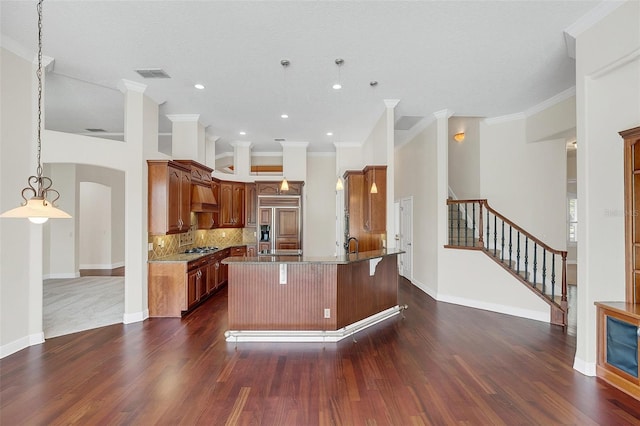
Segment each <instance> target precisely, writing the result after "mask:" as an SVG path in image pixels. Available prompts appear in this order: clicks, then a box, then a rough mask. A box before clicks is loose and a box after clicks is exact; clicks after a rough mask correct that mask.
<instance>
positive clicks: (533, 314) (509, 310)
mask: <svg viewBox="0 0 640 426" xmlns="http://www.w3.org/2000/svg"><path fill="white" fill-rule="evenodd" d="M436 300H438V301H439V302H446V303H452V304H454V305H461V306H466V307H468V308H475V309H482V310H484V311H490V312H497V313H499V314H506V315H512V316H514V317H519V318H526V319H531V320H535V321H540V322H546V323H549V322H550V314H549V312H539V311H532V310H530V309H522V308H514V307H513V306H507V305H500V304H497V303H488V302H482V301H479V300H475V299H466V298H464V297H458V296H451V295H448V294H438V297H437V299H436Z"/></svg>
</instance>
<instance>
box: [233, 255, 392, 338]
mask: <svg viewBox="0 0 640 426" xmlns="http://www.w3.org/2000/svg"><path fill="white" fill-rule="evenodd" d="M401 253H403V252H402V251H399V250H395V249H383V250H373V251H367V252H362V253H350V254H345V255H342V256H335V257H306V256H302V255H291V254H283V255H277V254H276V255H273V256H258V257H229V258H227V259H225V260H223V263H225V264H228V265H229V282H228V288H229V290H228V295H229V330H228V331H227V332H226V333H225V336H226V339H227V341H231V342H240V341H290V342H291V341H305V342H311V341H317V342H329V341H338V340H340V339H342V338H344V337H347V336H349V335H352V334H353V333H355V332H357V331H359V330H362V329H364V328H366V327H369V326H371V325H373V324H376V323H378V322H380V321H383V320H385V319H387V318H390V317H392V316H394V315H397V314H398V313H399V312H400V311H401V309H402V308H401V307H400V306H399V305H398V262H397V260H398V259H397V257H398V254H401Z"/></svg>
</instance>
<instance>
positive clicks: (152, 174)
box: [147, 160, 191, 235]
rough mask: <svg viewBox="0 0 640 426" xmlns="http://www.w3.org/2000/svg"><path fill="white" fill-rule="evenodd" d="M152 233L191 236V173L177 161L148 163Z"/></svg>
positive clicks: (153, 161) (150, 227)
mask: <svg viewBox="0 0 640 426" xmlns="http://www.w3.org/2000/svg"><path fill="white" fill-rule="evenodd" d="M147 165H148V169H149V182H148V196H149V197H148V198H149V199H148V222H149V228H148V230H149V233H150V234H153V235H166V234H177V233H181V232H187V231H188V230H189V226H190V214H191V170H190V169H189V168H188V167H186V166H185V165H182V164H180V163H177V162H174V161H164V160H162V161H160V160H148V161H147Z"/></svg>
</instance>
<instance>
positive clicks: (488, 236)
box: [486, 206, 491, 251]
mask: <svg viewBox="0 0 640 426" xmlns="http://www.w3.org/2000/svg"><path fill="white" fill-rule="evenodd" d="M486 237H487V251H489V238H491V234H490V233H489V207H488V206H487V235H486Z"/></svg>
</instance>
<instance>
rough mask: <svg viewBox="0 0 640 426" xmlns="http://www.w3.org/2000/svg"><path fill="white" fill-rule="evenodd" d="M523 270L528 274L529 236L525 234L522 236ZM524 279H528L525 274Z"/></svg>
mask: <svg viewBox="0 0 640 426" xmlns="http://www.w3.org/2000/svg"><path fill="white" fill-rule="evenodd" d="M524 272H525V274H527V275H528V274H529V237H528V236H527V235H526V234H525V236H524ZM525 279H526V280H529V277H528V276H526V278H525Z"/></svg>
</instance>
